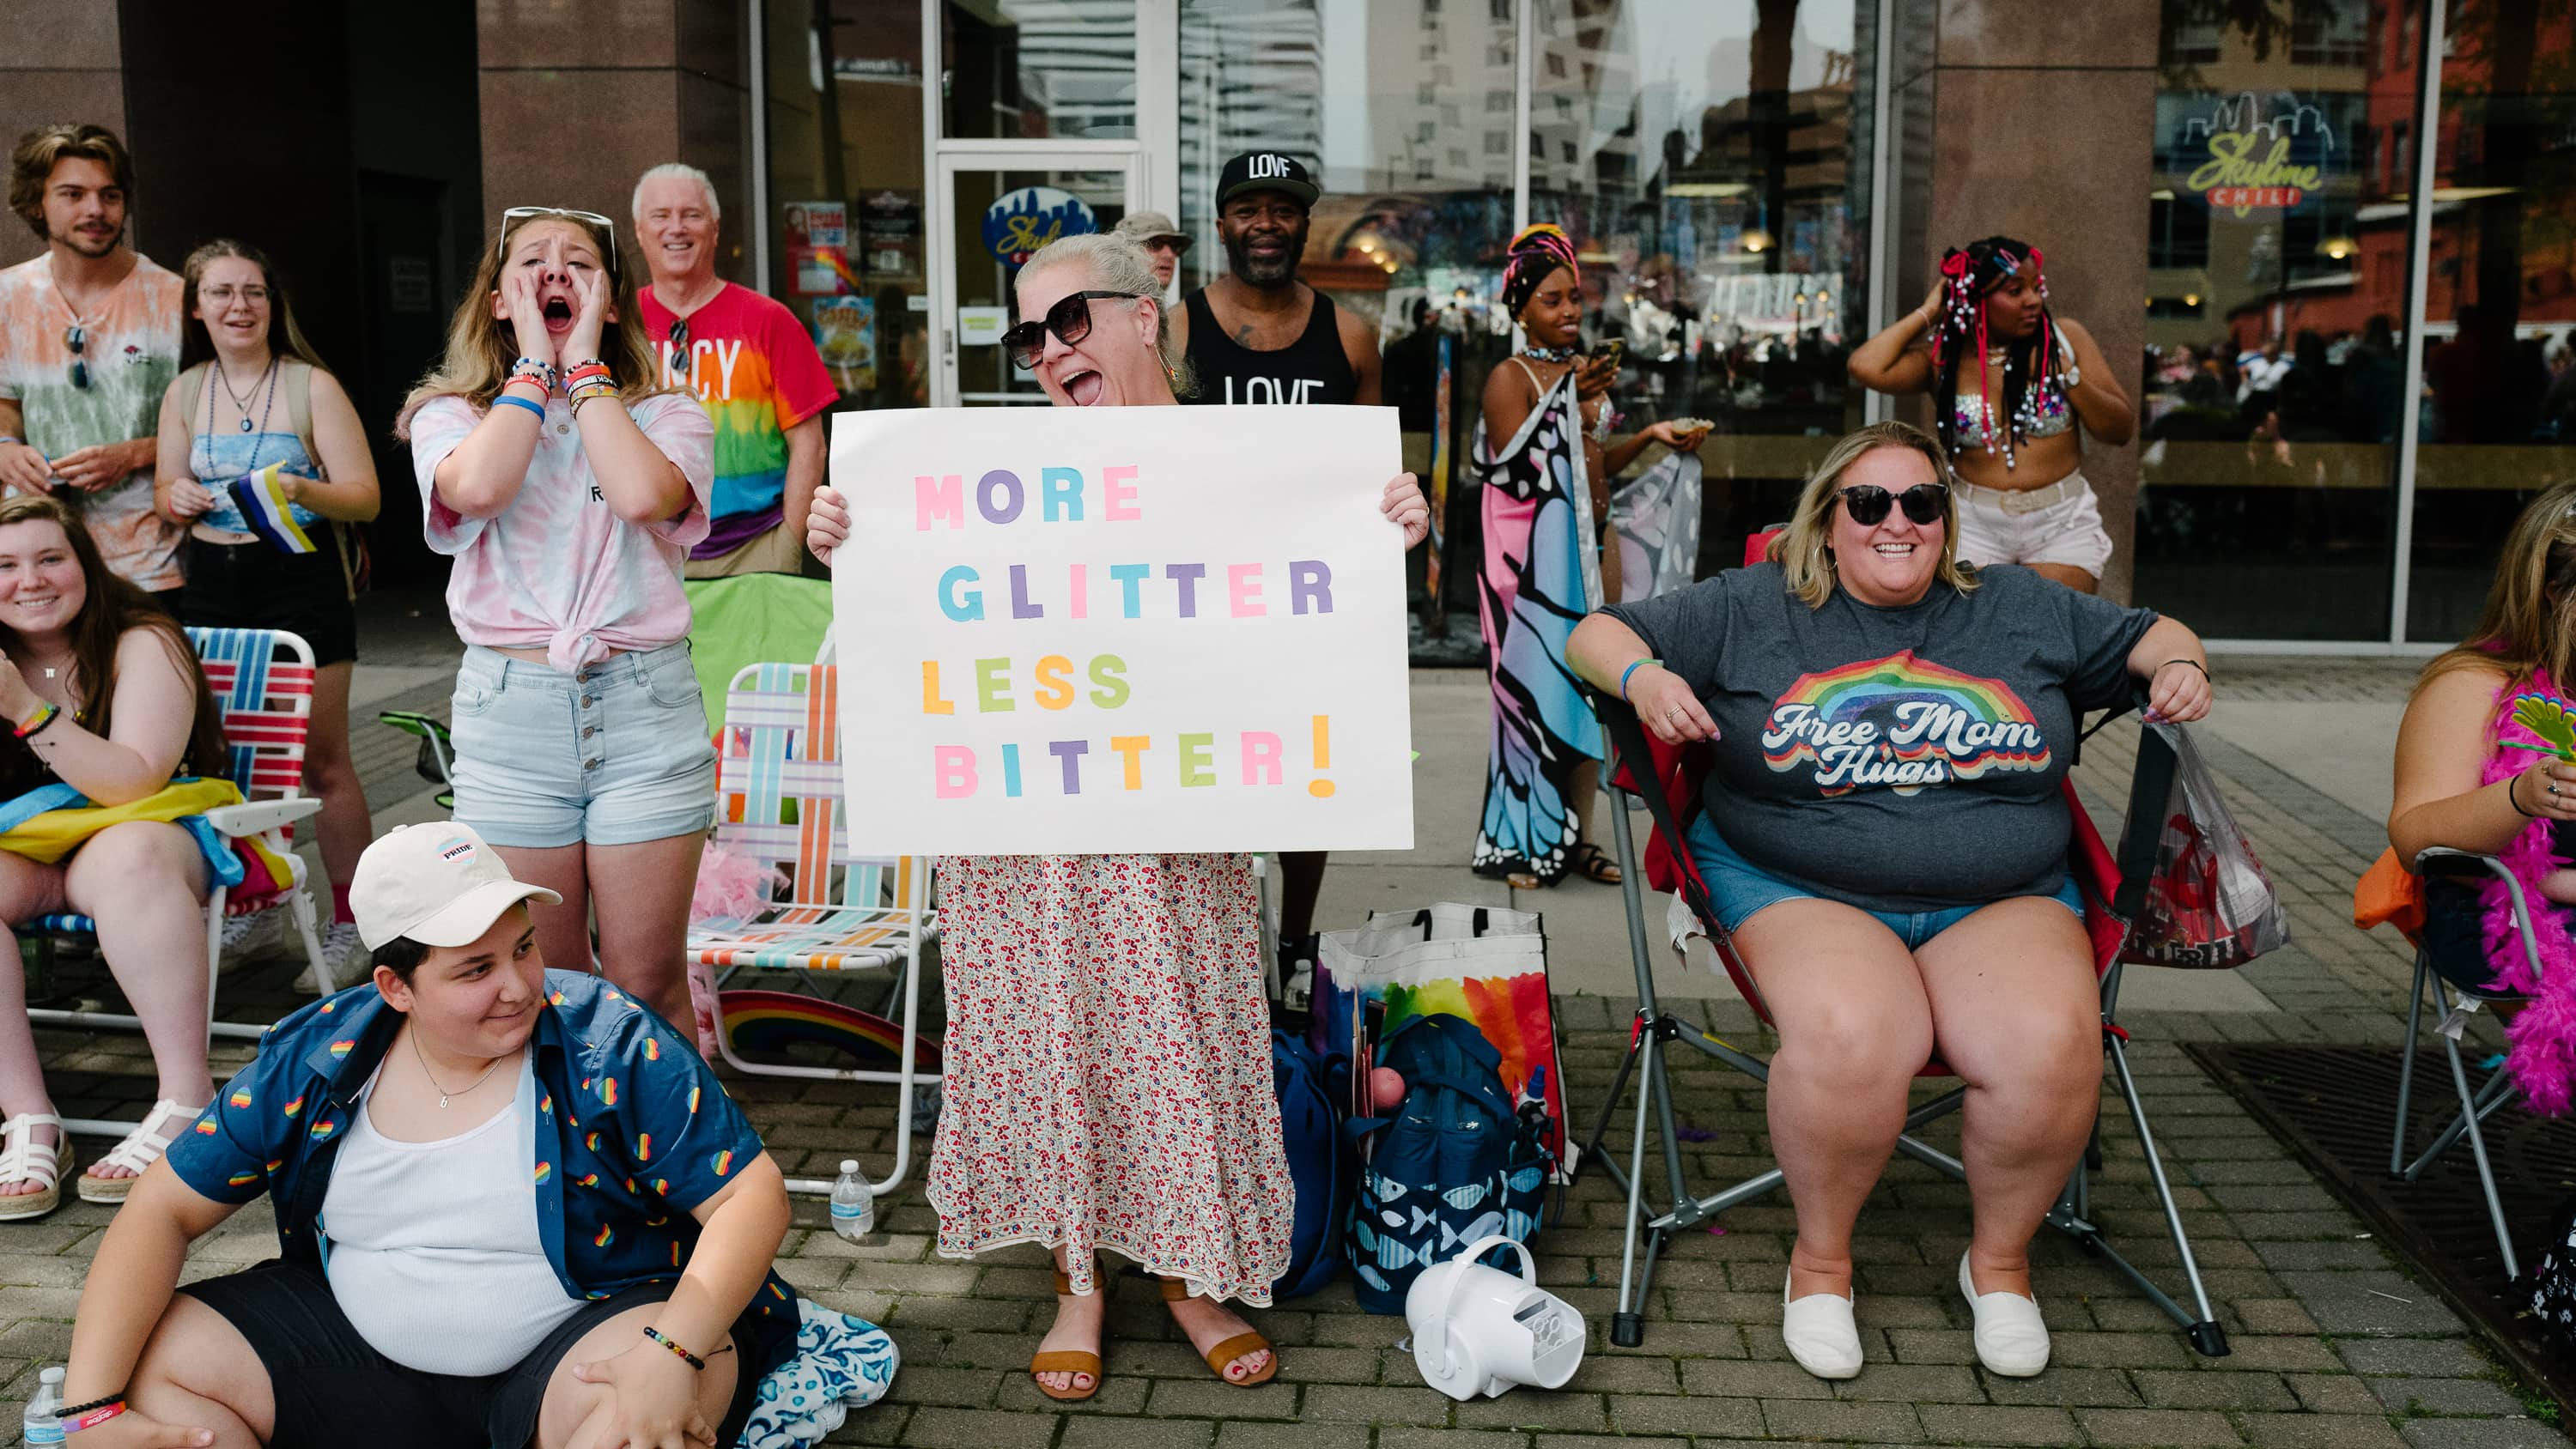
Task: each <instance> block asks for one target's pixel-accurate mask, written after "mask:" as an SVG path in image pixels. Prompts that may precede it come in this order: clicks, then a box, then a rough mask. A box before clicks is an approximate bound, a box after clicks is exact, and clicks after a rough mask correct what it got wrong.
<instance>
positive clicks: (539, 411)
mask: <svg viewBox="0 0 2576 1449" xmlns="http://www.w3.org/2000/svg"><path fill="white" fill-rule="evenodd" d="M504 403H506V404H508V405H509V406H511V407H514V408H526V409H527V410H528V411H529V412H531V413H533V414H535V415H536V419H537V425H538V426H539V427H543V426H545V421H546V410H545V409H544V408H541V407H539V406H537V405H536V404H535V403H532V402H530V401H528V400H527V399H526V398H523V397H512V396H510V395H509V394H508V393H506V392H505V393H501V394H499V395H498V396H496V397H494V398H493V399H492V405H493V406H494V407H499V406H501V405H502V404H504Z"/></svg>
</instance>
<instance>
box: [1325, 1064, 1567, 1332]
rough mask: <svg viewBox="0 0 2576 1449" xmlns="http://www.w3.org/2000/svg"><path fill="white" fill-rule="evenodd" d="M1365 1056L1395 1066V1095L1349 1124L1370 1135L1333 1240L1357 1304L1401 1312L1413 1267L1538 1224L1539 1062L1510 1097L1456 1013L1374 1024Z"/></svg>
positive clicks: (1544, 1171) (1542, 1166) (1542, 1164)
mask: <svg viewBox="0 0 2576 1449" xmlns="http://www.w3.org/2000/svg"><path fill="white" fill-rule="evenodd" d="M1377 1064H1378V1065H1379V1066H1382V1067H1391V1068H1393V1069H1394V1070H1395V1071H1396V1072H1397V1073H1398V1074H1399V1075H1401V1076H1402V1077H1403V1078H1404V1081H1405V1093H1404V1101H1403V1103H1402V1104H1401V1105H1400V1106H1399V1107H1398V1108H1397V1110H1396V1111H1395V1113H1394V1114H1393V1115H1392V1116H1387V1117H1365V1118H1358V1119H1355V1120H1353V1121H1352V1122H1351V1124H1350V1127H1349V1131H1350V1133H1351V1135H1352V1136H1353V1137H1355V1138H1357V1137H1371V1136H1373V1137H1375V1138H1376V1145H1375V1148H1374V1151H1373V1154H1372V1156H1371V1159H1370V1161H1369V1162H1368V1164H1367V1165H1366V1166H1364V1167H1362V1168H1361V1169H1360V1173H1359V1197H1358V1200H1357V1201H1356V1202H1355V1203H1354V1204H1353V1205H1352V1210H1351V1215H1350V1230H1349V1232H1348V1234H1347V1235H1346V1236H1345V1238H1344V1248H1345V1251H1347V1252H1348V1254H1349V1255H1350V1260H1351V1267H1352V1270H1353V1271H1354V1272H1355V1273H1356V1274H1357V1275H1358V1278H1359V1285H1358V1294H1359V1301H1360V1306H1361V1307H1362V1308H1364V1309H1366V1310H1367V1311H1369V1312H1371V1313H1402V1312H1403V1311H1404V1295H1405V1292H1406V1290H1407V1289H1409V1288H1411V1287H1412V1286H1413V1280H1414V1278H1415V1277H1416V1276H1417V1275H1419V1274H1420V1273H1421V1272H1422V1270H1423V1269H1425V1268H1428V1267H1430V1266H1431V1265H1432V1264H1434V1263H1439V1262H1444V1261H1446V1260H1448V1259H1450V1258H1452V1257H1455V1256H1457V1254H1458V1252H1459V1251H1460V1250H1461V1249H1463V1248H1465V1247H1466V1246H1467V1245H1468V1244H1470V1243H1473V1242H1475V1241H1476V1240H1477V1239H1479V1238H1485V1237H1490V1236H1492V1235H1494V1234H1496V1233H1500V1234H1503V1235H1504V1236H1506V1237H1509V1238H1511V1239H1513V1240H1514V1241H1516V1242H1524V1243H1525V1242H1527V1241H1528V1240H1529V1239H1530V1237H1531V1235H1532V1234H1534V1233H1536V1232H1537V1231H1538V1229H1539V1226H1540V1209H1541V1206H1542V1202H1541V1199H1542V1196H1543V1194H1544V1192H1545V1188H1546V1184H1547V1178H1548V1172H1549V1169H1550V1166H1551V1165H1552V1163H1551V1155H1550V1153H1549V1152H1548V1150H1547V1141H1548V1131H1549V1127H1550V1119H1549V1117H1548V1115H1547V1112H1546V1109H1545V1108H1544V1106H1541V1105H1539V1104H1541V1103H1543V1102H1545V1100H1546V1080H1545V1077H1544V1075H1543V1073H1533V1074H1532V1076H1531V1078H1530V1094H1531V1096H1532V1097H1533V1098H1534V1099H1535V1100H1534V1101H1533V1102H1531V1103H1530V1104H1529V1105H1528V1106H1527V1107H1521V1106H1518V1105H1516V1104H1515V1103H1514V1102H1513V1101H1512V1096H1511V1093H1509V1092H1507V1091H1505V1090H1504V1088H1503V1073H1502V1064H1503V1060H1502V1055H1501V1053H1499V1052H1496V1051H1495V1050H1494V1048H1493V1044H1492V1043H1490V1042H1488V1041H1486V1040H1485V1034H1484V1033H1483V1032H1481V1031H1478V1030H1477V1029H1476V1025H1475V1023H1473V1022H1471V1021H1468V1020H1467V1019H1466V1018H1464V1017H1458V1016H1445V1015H1430V1016H1417V1017H1414V1018H1413V1019H1412V1020H1410V1021H1407V1022H1405V1023H1404V1024H1403V1025H1401V1026H1398V1027H1397V1028H1396V1029H1395V1030H1393V1031H1391V1032H1388V1033H1387V1034H1386V1038H1385V1040H1384V1041H1383V1042H1381V1043H1380V1044H1379V1047H1378V1051H1377ZM1502 1251H1503V1250H1502V1249H1500V1248H1497V1249H1495V1250H1494V1252H1495V1253H1500V1252H1502ZM1488 1256H1489V1257H1490V1256H1492V1255H1491V1254H1489V1255H1488Z"/></svg>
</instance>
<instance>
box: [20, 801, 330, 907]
mask: <svg viewBox="0 0 2576 1449" xmlns="http://www.w3.org/2000/svg"><path fill="white" fill-rule="evenodd" d="M240 803H242V793H241V787H240V786H238V785H235V784H234V783H233V782H232V781H230V780H201V779H195V778H183V779H177V780H173V781H171V782H170V783H169V784H167V785H164V786H162V787H161V789H160V790H159V791H157V792H155V793H153V794H150V795H146V796H144V797H143V798H142V799H140V800H133V801H129V802H127V803H125V804H123V805H93V804H91V803H90V801H89V797H88V796H86V795H84V794H82V793H81V792H80V791H78V790H75V789H73V788H72V787H71V786H69V785H65V784H60V783H57V784H52V785H43V786H39V787H37V788H36V789H33V790H30V791H28V792H27V793H26V794H24V795H21V796H19V797H18V798H17V799H15V800H11V801H9V802H8V803H6V804H0V850H6V851H8V852H10V853H11V854H13V855H22V856H25V857H26V858H27V859H29V860H33V861H41V862H42V863H44V864H46V865H55V864H59V863H60V862H61V861H63V860H64V859H65V858H67V857H69V856H70V855H71V853H72V852H73V851H75V850H78V849H80V848H81V846H82V845H83V844H84V843H86V842H87V841H88V840H89V838H90V837H91V836H93V835H96V834H98V833H99V832H100V831H102V830H105V829H106V828H108V827H109V826H111V825H123V824H125V823H126V822H127V821H129V820H157V821H161V822H164V823H166V824H170V825H176V826H178V827H179V828H180V829H182V830H185V831H187V832H188V834H189V835H190V836H191V837H193V838H194V839H195V840H196V842H197V849H198V850H200V851H202V852H204V854H205V857H206V867H207V869H208V870H210V871H212V872H213V873H214V879H215V882H216V884H218V885H222V886H225V887H227V888H229V889H231V890H233V891H234V892H235V893H237V894H239V895H243V896H249V897H260V896H273V895H276V894H278V893H279V892H281V891H284V890H286V889H287V888H288V887H289V886H291V885H292V884H294V881H295V868H294V867H293V866H291V865H289V864H288V863H287V861H286V857H284V856H282V855H280V854H278V853H277V852H276V851H275V850H273V849H271V848H270V847H269V845H268V844H267V842H265V841H262V840H260V839H258V838H256V837H252V838H248V839H242V840H234V839H231V838H230V837H227V836H226V835H225V834H224V833H223V832H222V831H220V830H217V829H216V828H215V827H214V826H213V825H212V824H211V823H210V822H208V821H207V819H206V812H207V811H209V810H215V809H220V808H222V807H223V806H226V805H238V804H240Z"/></svg>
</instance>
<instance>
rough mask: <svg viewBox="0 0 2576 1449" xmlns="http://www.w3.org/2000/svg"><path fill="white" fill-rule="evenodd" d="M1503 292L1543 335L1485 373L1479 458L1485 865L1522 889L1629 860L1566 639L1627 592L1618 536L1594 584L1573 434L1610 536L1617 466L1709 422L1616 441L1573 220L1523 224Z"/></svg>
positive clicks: (1607, 362)
mask: <svg viewBox="0 0 2576 1449" xmlns="http://www.w3.org/2000/svg"><path fill="white" fill-rule="evenodd" d="M1503 307H1504V309H1505V310H1506V311H1508V312H1509V313H1510V314H1511V317H1512V320H1513V321H1515V322H1517V323H1519V324H1520V326H1521V331H1522V334H1523V335H1524V336H1525V337H1526V338H1527V339H1528V342H1527V345H1525V346H1524V347H1523V348H1522V349H1521V351H1520V352H1518V353H1516V354H1514V355H1513V357H1512V359H1511V361H1512V363H1513V365H1512V366H1509V367H1497V368H1495V369H1494V370H1493V371H1492V372H1491V373H1490V374H1488V375H1487V376H1486V378H1485V399H1484V406H1483V409H1482V413H1481V415H1480V417H1479V418H1478V420H1477V434H1476V452H1475V467H1476V470H1477V472H1478V474H1479V475H1480V476H1481V478H1482V480H1483V482H1484V485H1485V486H1484V490H1483V492H1484V500H1485V502H1484V508H1485V516H1484V524H1485V530H1484V531H1485V556H1484V563H1483V568H1482V570H1481V575H1480V580H1479V588H1478V590H1477V614H1478V617H1479V618H1480V619H1481V620H1482V622H1483V624H1484V628H1485V660H1486V662H1485V676H1486V678H1487V680H1488V681H1489V682H1490V683H1491V684H1492V686H1493V691H1494V728H1493V735H1492V738H1491V745H1490V749H1489V751H1488V754H1487V757H1486V767H1485V812H1484V816H1483V818H1482V820H1481V821H1480V822H1479V824H1478V828H1477V831H1476V854H1475V856H1474V858H1473V860H1472V862H1471V864H1472V865H1473V867H1474V869H1475V871H1476V873H1477V874H1479V875H1485V876H1500V877H1502V878H1504V879H1505V880H1507V881H1509V882H1510V884H1511V886H1512V888H1513V889H1514V890H1533V889H1536V888H1537V887H1540V886H1545V885H1554V884H1556V882H1557V881H1558V880H1559V879H1560V878H1562V877H1563V876H1564V874H1565V873H1566V872H1567V871H1569V870H1573V871H1580V872H1581V873H1582V874H1583V875H1585V876H1586V877H1588V878H1590V879H1592V880H1597V881H1616V880H1618V879H1619V867H1618V865H1617V864H1616V863H1614V862H1613V861H1611V859H1610V858H1609V857H1608V856H1606V855H1603V854H1602V853H1601V847H1599V846H1597V845H1595V844H1593V843H1592V842H1591V841H1589V840H1587V839H1585V838H1584V837H1585V835H1586V833H1587V827H1588V826H1589V824H1590V821H1591V815H1592V797H1593V795H1594V794H1595V793H1596V791H1595V788H1594V777H1595V773H1596V772H1597V771H1598V769H1599V768H1600V767H1599V765H1598V764H1597V763H1596V762H1597V761H1598V760H1599V759H1600V758H1601V738H1600V729H1599V727H1598V726H1597V725H1595V724H1594V723H1593V720H1592V712H1591V710H1590V709H1589V708H1587V707H1586V706H1585V704H1584V703H1583V697H1582V695H1581V694H1580V693H1579V692H1578V691H1577V690H1576V687H1575V684H1574V677H1573V675H1572V674H1570V673H1569V672H1567V670H1566V667H1565V640H1566V636H1568V635H1570V634H1572V633H1573V632H1574V626H1575V625H1576V624H1578V623H1580V622H1581V621H1582V619H1583V616H1584V614H1585V613H1586V612H1587V611H1589V610H1592V609H1596V608H1599V607H1601V606H1602V605H1603V604H1607V603H1611V602H1614V601H1616V600H1617V599H1618V597H1619V550H1618V549H1616V548H1607V549H1600V551H1599V554H1598V557H1599V559H1600V574H1599V579H1600V585H1601V597H1599V598H1591V597H1588V596H1587V590H1586V587H1585V579H1584V574H1585V572H1586V570H1585V568H1584V565H1583V560H1582V544H1581V543H1580V542H1579V540H1580V539H1581V538H1582V533H1581V532H1580V530H1579V529H1578V527H1577V524H1578V522H1579V520H1578V519H1577V517H1576V516H1575V512H1574V509H1575V506H1576V504H1575V499H1574V465H1575V453H1574V447H1575V444H1576V443H1578V442H1580V443H1581V445H1582V449H1583V453H1582V464H1583V477H1584V478H1585V480H1586V482H1587V483H1588V485H1589V487H1588V488H1587V490H1586V492H1587V494H1588V497H1586V498H1585V499H1584V504H1585V505H1586V506H1588V507H1590V508H1591V510H1592V521H1593V526H1594V540H1595V547H1596V548H1598V547H1599V544H1600V542H1601V540H1603V539H1606V538H1609V537H1610V529H1609V516H1610V480H1611V479H1612V478H1614V477H1616V476H1618V474H1619V470H1621V469H1623V468H1625V467H1627V466H1628V465H1629V464H1630V463H1631V462H1633V461H1635V459H1636V457H1637V454H1639V453H1640V452H1642V451H1644V450H1645V446H1646V444H1648V443H1650V442H1656V443H1662V444H1663V445H1664V446H1666V447H1668V448H1679V449H1684V450H1694V449H1697V448H1698V447H1699V444H1700V440H1701V439H1702V438H1705V437H1706V436H1707V435H1708V430H1707V427H1706V426H1705V425H1700V426H1698V427H1696V428H1686V427H1683V426H1681V425H1679V424H1676V423H1672V422H1660V423H1657V424H1655V425H1654V426H1652V427H1650V428H1647V429H1646V430H1645V431H1643V432H1641V433H1638V434H1636V435H1635V436H1633V437H1629V438H1624V439H1621V440H1619V441H1617V442H1612V441H1611V440H1610V429H1611V427H1612V426H1614V425H1615V424H1616V423H1617V422H1618V417H1617V415H1616V414H1615V413H1613V412H1612V411H1611V410H1610V385H1611V383H1612V382H1613V381H1614V380H1615V379H1616V378H1617V376H1618V372H1619V364H1618V361H1617V359H1616V358H1613V357H1599V356H1585V355H1583V353H1582V351H1581V347H1582V342H1583V338H1582V334H1581V331H1580V328H1581V326H1582V322H1583V286H1582V276H1581V268H1580V267H1578V266H1577V264H1576V262H1575V256H1574V244H1573V243H1572V242H1571V241H1569V240H1567V238H1566V235H1565V233H1564V232H1563V231H1562V230H1560V229H1559V228H1557V227H1554V226H1550V225H1547V224H1546V223H1541V224H1539V225H1537V226H1532V227H1528V228H1526V229H1524V230H1523V231H1522V232H1521V234H1520V235H1519V236H1516V237H1514V238H1512V246H1511V255H1510V259H1509V261H1508V262H1507V263H1506V265H1505V269H1504V272H1503ZM1568 394H1571V406H1570V407H1569V405H1568V404H1569V398H1568ZM1569 412H1579V413H1580V415H1581V418H1582V422H1581V424H1580V432H1581V436H1580V437H1579V438H1578V437H1571V436H1569V435H1568V434H1569V431H1570V430H1569V429H1568V428H1567V426H1566V421H1567V414H1568V413H1569Z"/></svg>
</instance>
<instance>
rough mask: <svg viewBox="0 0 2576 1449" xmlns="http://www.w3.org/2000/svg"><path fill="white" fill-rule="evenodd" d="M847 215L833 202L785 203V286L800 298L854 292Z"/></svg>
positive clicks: (847, 213) (843, 208)
mask: <svg viewBox="0 0 2576 1449" xmlns="http://www.w3.org/2000/svg"><path fill="white" fill-rule="evenodd" d="M849 218H850V212H849V208H848V207H846V206H843V205H842V204H841V203H839V202H837V201H791V202H789V203H788V204H787V214H786V218H785V219H786V223H787V228H786V230H787V277H788V286H789V287H790V288H791V289H793V290H794V291H795V292H797V293H798V294H799V295H801V296H807V297H832V296H838V295H840V294H841V293H844V292H853V291H856V290H858V289H857V287H856V286H854V285H853V284H852V278H851V276H850V219H849Z"/></svg>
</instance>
